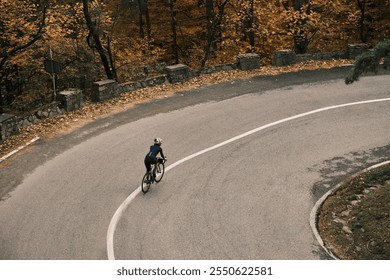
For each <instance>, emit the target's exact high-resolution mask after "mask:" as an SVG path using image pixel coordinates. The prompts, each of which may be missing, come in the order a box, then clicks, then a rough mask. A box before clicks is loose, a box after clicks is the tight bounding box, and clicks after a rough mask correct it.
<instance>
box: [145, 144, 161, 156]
mask: <svg viewBox="0 0 390 280" xmlns="http://www.w3.org/2000/svg"><path fill="white" fill-rule="evenodd" d="M158 154H160V155H161V157H162V158H164V153H163V150H162V148H161V147H160V146H159V145H157V144H154V145H153V146H150V150H149V153H147V154H146V156H147V157H151V158H155V157H157V155H158Z"/></svg>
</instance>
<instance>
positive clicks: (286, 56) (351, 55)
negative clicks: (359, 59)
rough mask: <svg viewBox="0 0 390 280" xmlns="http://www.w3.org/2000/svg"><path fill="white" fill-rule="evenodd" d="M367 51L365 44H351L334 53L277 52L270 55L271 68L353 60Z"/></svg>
mask: <svg viewBox="0 0 390 280" xmlns="http://www.w3.org/2000/svg"><path fill="white" fill-rule="evenodd" d="M367 50H368V46H367V45H366V44H351V45H348V49H346V50H341V51H336V52H322V53H308V54H296V53H295V52H294V51H293V50H279V51H275V52H274V53H273V55H272V65H273V66H287V65H292V64H295V63H300V62H304V61H309V60H332V59H355V58H356V56H358V55H360V54H362V53H363V52H365V51H367Z"/></svg>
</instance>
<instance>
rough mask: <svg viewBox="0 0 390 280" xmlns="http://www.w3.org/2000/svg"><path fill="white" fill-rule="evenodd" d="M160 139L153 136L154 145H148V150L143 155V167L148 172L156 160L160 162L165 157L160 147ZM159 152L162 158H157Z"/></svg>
mask: <svg viewBox="0 0 390 280" xmlns="http://www.w3.org/2000/svg"><path fill="white" fill-rule="evenodd" d="M161 143H162V139H161V138H155V139H154V145H152V146H150V150H149V152H148V153H147V154H146V156H145V161H144V162H145V167H146V171H147V172H150V171H151V170H152V164H156V163H157V162H159V163H162V162H163V160H164V159H166V157H165V156H164V153H163V150H162V148H161ZM158 154H160V155H161V157H162V158H158V157H157V155H158Z"/></svg>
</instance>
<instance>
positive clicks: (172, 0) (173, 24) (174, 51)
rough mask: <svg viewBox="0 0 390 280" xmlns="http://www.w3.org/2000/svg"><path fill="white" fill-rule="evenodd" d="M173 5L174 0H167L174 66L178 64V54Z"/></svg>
mask: <svg viewBox="0 0 390 280" xmlns="http://www.w3.org/2000/svg"><path fill="white" fill-rule="evenodd" d="M174 5H175V0H169V11H170V15H171V29H172V50H173V54H174V56H175V64H178V63H179V53H178V46H177V32H176V26H177V21H176V14H175V11H174Z"/></svg>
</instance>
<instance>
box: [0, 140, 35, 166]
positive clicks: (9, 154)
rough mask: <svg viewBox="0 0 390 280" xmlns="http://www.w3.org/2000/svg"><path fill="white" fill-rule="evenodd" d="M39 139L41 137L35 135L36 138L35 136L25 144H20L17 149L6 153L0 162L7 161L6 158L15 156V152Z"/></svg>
mask: <svg viewBox="0 0 390 280" xmlns="http://www.w3.org/2000/svg"><path fill="white" fill-rule="evenodd" d="M39 139H40V138H39V137H35V138H33V139H32V140H30V141H28V142H27V143H26V144H25V145H23V146H20V147H18V148H16V149H15V150H13V151H12V152H10V153H8V154H6V155H5V156H3V157H2V158H0V163H2V162H3V161H5V160H6V159H8V158H10V157H11V156H13V155H14V154H16V153H18V152H19V151H21V150H23V149H24V148H26V147H27V146H30V145H31V144H33V143H34V142H36V141H38V140H39Z"/></svg>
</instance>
